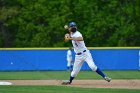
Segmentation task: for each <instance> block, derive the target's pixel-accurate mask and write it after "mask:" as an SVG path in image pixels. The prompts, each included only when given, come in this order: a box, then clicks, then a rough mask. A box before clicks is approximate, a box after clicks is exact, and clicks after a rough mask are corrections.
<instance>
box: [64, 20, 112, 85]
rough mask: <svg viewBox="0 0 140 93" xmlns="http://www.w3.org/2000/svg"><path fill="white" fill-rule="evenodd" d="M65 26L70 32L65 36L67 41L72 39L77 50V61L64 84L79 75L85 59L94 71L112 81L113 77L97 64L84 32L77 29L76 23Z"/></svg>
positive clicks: (69, 82)
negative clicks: (88, 47) (86, 43)
mask: <svg viewBox="0 0 140 93" xmlns="http://www.w3.org/2000/svg"><path fill="white" fill-rule="evenodd" d="M64 28H65V29H68V30H69V33H67V34H65V37H64V38H65V41H69V40H71V41H72V45H73V48H74V52H75V62H74V66H73V71H72V72H71V75H70V78H69V80H67V81H64V82H62V85H68V84H71V83H72V81H73V79H74V78H75V77H76V76H77V74H78V73H79V71H80V69H81V67H82V65H83V63H84V62H85V61H86V62H87V64H88V66H89V67H90V68H91V69H92V70H93V71H95V72H97V73H98V74H99V75H100V76H102V77H103V79H104V80H106V81H108V82H110V81H111V78H109V77H107V76H106V75H105V74H104V73H103V72H102V71H101V70H100V69H99V67H97V66H96V65H95V63H94V61H93V58H92V56H91V53H90V51H89V50H88V49H87V47H86V46H85V43H84V39H83V36H82V34H81V33H80V32H79V31H78V30H77V26H76V23H75V22H70V23H69V27H68V26H67V25H65V26H64Z"/></svg>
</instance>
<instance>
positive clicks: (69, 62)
mask: <svg viewBox="0 0 140 93" xmlns="http://www.w3.org/2000/svg"><path fill="white" fill-rule="evenodd" d="M71 50H72V48H71V47H69V49H68V51H67V70H68V71H72V68H73V60H72V51H71Z"/></svg>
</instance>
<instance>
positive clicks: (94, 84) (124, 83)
mask: <svg viewBox="0 0 140 93" xmlns="http://www.w3.org/2000/svg"><path fill="white" fill-rule="evenodd" d="M2 81H5V82H11V83H12V85H57V86H62V85H61V83H62V80H2ZM63 86H64V85H63ZM66 86H72V87H82V88H127V89H140V80H136V79H133V80H112V81H111V82H106V81H105V80H74V81H73V83H72V84H71V85H66Z"/></svg>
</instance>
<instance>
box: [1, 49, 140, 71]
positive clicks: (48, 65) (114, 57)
mask: <svg viewBox="0 0 140 93" xmlns="http://www.w3.org/2000/svg"><path fill="white" fill-rule="evenodd" d="M139 50H140V48H119V49H118V48H91V49H90V51H91V54H92V56H93V58H94V61H95V64H96V65H97V66H98V67H100V68H101V69H103V70H138V69H139V68H140V67H139V66H140V64H139V63H140V62H139V61H140V53H139ZM66 53H67V50H66V49H63V48H62V49H47V48H44V49H41V48H40V49H39V48H36V49H33V48H31V49H30V48H28V49H26V48H25V49H24V48H21V49H20V48H18V49H12V48H10V49H6V48H3V49H2V48H1V49H0V71H15V70H66V65H67V61H66ZM73 55H74V53H73ZM73 57H74V56H73ZM82 70H90V68H89V67H88V65H87V64H86V63H84V65H83V66H82Z"/></svg>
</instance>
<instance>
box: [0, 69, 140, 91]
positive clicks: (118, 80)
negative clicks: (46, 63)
mask: <svg viewBox="0 0 140 93" xmlns="http://www.w3.org/2000/svg"><path fill="white" fill-rule="evenodd" d="M104 72H105V73H106V74H107V75H108V76H110V77H111V78H112V81H111V82H109V83H108V82H106V81H104V80H102V78H101V77H100V76H99V75H97V74H96V73H95V72H92V71H81V72H80V73H79V74H78V76H77V77H76V78H75V80H74V81H73V83H72V84H71V85H66V86H64V85H61V82H62V81H63V80H67V79H68V78H69V75H70V72H67V71H17V72H0V82H10V83H12V85H1V86H0V93H112V92H113V93H140V71H104Z"/></svg>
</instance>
